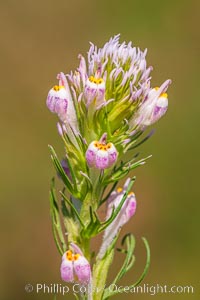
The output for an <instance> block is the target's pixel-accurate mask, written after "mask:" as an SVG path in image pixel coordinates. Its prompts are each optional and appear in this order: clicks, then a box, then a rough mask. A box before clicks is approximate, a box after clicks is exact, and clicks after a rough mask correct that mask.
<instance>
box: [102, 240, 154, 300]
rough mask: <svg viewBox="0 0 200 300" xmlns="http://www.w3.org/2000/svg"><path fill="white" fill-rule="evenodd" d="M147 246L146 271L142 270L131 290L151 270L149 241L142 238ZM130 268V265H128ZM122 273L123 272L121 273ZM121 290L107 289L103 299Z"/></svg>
mask: <svg viewBox="0 0 200 300" xmlns="http://www.w3.org/2000/svg"><path fill="white" fill-rule="evenodd" d="M142 240H143V242H144V245H145V248H146V252H147V258H146V265H145V267H144V271H143V272H142V274H141V276H140V277H139V279H138V280H137V281H136V282H135V283H134V284H132V285H130V286H129V290H130V289H133V288H134V287H136V286H137V285H139V284H140V283H141V282H142V280H143V279H144V278H145V276H146V275H147V272H148V270H149V266H150V247H149V244H148V241H147V240H146V238H144V237H143V238H142ZM129 265H130V263H129ZM128 268H129V267H128ZM121 274H122V273H121ZM119 292H120V291H119V290H118V289H115V290H114V291H110V290H109V289H106V290H105V292H104V297H103V300H106V299H108V298H109V297H111V296H113V295H116V294H118V293H119Z"/></svg>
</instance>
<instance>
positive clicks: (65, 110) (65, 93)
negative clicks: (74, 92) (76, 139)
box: [46, 72, 78, 131]
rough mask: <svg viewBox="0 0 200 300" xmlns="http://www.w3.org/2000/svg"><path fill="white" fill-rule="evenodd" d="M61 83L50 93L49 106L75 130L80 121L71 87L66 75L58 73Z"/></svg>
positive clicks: (47, 102) (48, 97)
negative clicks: (78, 120)
mask: <svg viewBox="0 0 200 300" xmlns="http://www.w3.org/2000/svg"><path fill="white" fill-rule="evenodd" d="M57 78H58V79H59V85H55V86H54V87H53V88H52V89H51V90H50V91H49V93H48V96H47V101H46V104H47V107H48V108H49V110H50V111H51V112H53V113H56V114H57V115H58V117H59V118H60V120H61V121H62V122H63V123H68V124H69V125H70V126H71V127H72V128H73V129H74V130H75V131H77V129H78V122H77V117H76V112H75V108H74V103H73V99H72V96H71V92H70V88H69V85H68V82H67V79H66V77H65V75H64V74H63V73H62V72H61V73H60V74H58V77H57Z"/></svg>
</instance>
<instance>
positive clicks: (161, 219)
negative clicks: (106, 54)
mask: <svg viewBox="0 0 200 300" xmlns="http://www.w3.org/2000/svg"><path fill="white" fill-rule="evenodd" d="M199 11H200V2H199V1H195V0H191V1H185V0H182V1H178V0H168V1H158V0H152V1H147V0H143V1H142V0H141V1H134V0H124V1H120V0H107V1H106V0H101V1H91V0H85V1H81V0H76V1H68V0H59V1H55V0H48V1H47V0H42V1H37V0H36V1H31V0H24V1H23V0H18V1H14V0H13V1H11V0H7V1H2V0H1V2H0V24H1V39H0V44H1V45H0V60H1V69H0V76H1V109H0V113H1V117H0V130H1V156H0V159H1V180H0V185H1V187H0V194H1V202H0V204H1V209H0V214H1V216H0V222H1V227H0V228H1V247H0V251H1V255H0V264H1V265H0V269H1V274H0V275H1V278H0V282H1V291H0V299H2V300H15V299H32V300H40V299H53V295H51V294H49V295H47V294H36V293H35V292H33V293H31V294H27V293H26V292H25V291H24V286H25V284H27V283H32V284H35V283H47V284H48V283H61V280H60V274H59V267H60V257H59V254H58V253H57V250H56V247H55V245H54V242H53V238H52V234H51V223H50V217H49V201H48V190H49V182H50V179H51V177H52V176H53V174H54V170H53V167H52V165H51V161H50V155H49V151H48V147H47V145H48V144H49V143H50V144H53V145H54V146H55V148H56V149H57V151H58V153H59V154H60V155H62V153H63V149H62V142H61V140H60V139H59V136H58V134H57V131H56V126H55V124H56V117H55V116H53V115H52V114H50V112H49V111H48V110H47V108H46V106H45V100H46V95H47V92H48V90H49V89H50V88H51V86H52V85H53V84H55V83H56V74H57V73H58V72H59V71H64V72H69V71H70V70H72V69H75V68H76V67H77V65H78V59H77V56H78V54H79V53H82V54H86V52H87V51H88V47H89V41H92V42H94V43H95V44H97V45H98V46H102V45H103V44H104V43H105V42H106V41H107V40H108V39H109V38H110V36H112V35H114V34H117V33H121V41H123V40H126V41H129V40H132V41H133V43H134V45H136V46H139V47H140V48H141V49H145V48H146V47H147V48H148V55H147V61H148V64H149V65H153V67H154V71H153V73H152V76H153V79H152V82H153V85H156V86H157V85H159V84H161V83H162V82H163V81H164V80H165V79H167V78H171V79H172V80H173V84H172V85H171V87H170V89H169V111H168V113H167V115H166V117H165V118H163V119H162V121H160V122H159V124H156V125H155V128H156V134H155V135H154V136H153V137H152V138H151V139H150V140H149V141H148V142H147V143H146V144H145V145H143V146H142V148H141V152H142V154H144V155H145V154H149V153H151V154H153V158H152V159H151V160H149V161H148V164H147V165H145V166H144V167H141V168H140V169H138V170H137V171H136V172H135V173H134V174H136V175H137V181H136V184H135V192H136V194H137V199H138V210H137V214H136V216H135V217H134V219H133V220H132V221H131V222H130V223H129V225H127V226H126V230H128V231H132V232H133V233H134V234H135V236H136V238H137V248H136V258H137V261H136V264H135V267H134V268H133V270H132V271H130V273H129V275H128V276H127V278H126V279H125V280H123V281H122V284H123V285H127V284H128V283H132V282H134V281H135V280H136V279H137V277H138V276H139V274H140V273H141V272H142V269H143V266H144V263H145V251H144V246H143V244H142V242H141V237H142V236H145V237H147V238H148V240H149V243H150V245H151V253H152V262H151V268H150V271H149V273H148V276H147V277H146V279H145V283H148V284H149V285H151V284H157V283H158V284H160V285H162V284H168V285H193V286H194V288H195V294H193V295H188V294H181V295H178V294H176V295H169V294H168V295H163V294H158V295H156V296H154V297H155V298H157V299H171V298H172V299H199V297H200V281H199V267H200V263H199V253H200V238H199V230H200V218H199V210H200V202H199V200H200V199H199V168H200V163H199V152H200V142H199V125H200V124H199V122H198V121H199V113H200V96H199V66H200V59H199V50H200V36H199V28H200V26H199V25H200V24H199V18H200V16H199ZM126 230H124V232H125V231H126ZM121 262H122V258H121V256H120V255H118V256H117V260H116V261H115V264H114V265H113V267H112V271H111V272H110V280H111V279H112V277H113V276H114V273H115V272H116V271H117V268H119V266H120V263H121ZM121 297H127V299H131V298H134V297H135V298H136V297H137V298H138V299H148V298H150V297H152V296H150V295H148V294H145V295H144V294H141V295H140V294H139V295H131V294H128V295H120V296H118V297H116V298H115V299H121ZM65 298H67V299H73V296H72V295H67V297H65ZM58 299H64V298H63V297H58ZM113 299H114V298H113Z"/></svg>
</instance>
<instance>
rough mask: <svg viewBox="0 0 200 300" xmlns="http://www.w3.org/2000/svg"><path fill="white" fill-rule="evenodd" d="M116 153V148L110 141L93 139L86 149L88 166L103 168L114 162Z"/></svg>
mask: <svg viewBox="0 0 200 300" xmlns="http://www.w3.org/2000/svg"><path fill="white" fill-rule="evenodd" d="M117 155H118V153H117V150H116V148H115V146H114V145H113V144H112V143H108V144H105V143H100V142H98V141H93V142H92V143H90V145H89V147H88V149H87V151H86V160H87V163H88V166H89V167H95V168H97V169H100V170H104V169H106V168H109V167H111V166H112V165H113V164H114V163H115V162H116V160H117Z"/></svg>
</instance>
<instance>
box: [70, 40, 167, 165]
mask: <svg viewBox="0 0 200 300" xmlns="http://www.w3.org/2000/svg"><path fill="white" fill-rule="evenodd" d="M119 37H120V35H116V36H114V37H113V38H111V39H110V40H109V41H108V42H107V43H106V44H105V45H104V46H103V47H102V48H97V47H96V46H95V45H94V44H91V47H90V49H89V52H88V63H87V62H86V60H85V58H84V57H83V56H82V55H79V59H80V64H79V67H78V69H77V71H75V72H74V74H73V73H71V74H70V75H67V77H68V78H69V80H70V83H71V85H72V87H73V89H74V91H75V95H76V98H77V101H78V102H79V104H80V105H81V102H82V101H83V102H85V105H86V108H87V109H89V107H90V106H91V105H92V106H93V107H92V110H91V111H92V113H93V114H94V113H95V109H96V110H99V109H100V108H102V109H104V107H105V106H106V107H107V109H106V116H107V118H106V119H105V118H104V116H105V111H102V114H96V115H95V117H94V118H95V124H96V125H97V126H96V127H101V124H102V120H103V122H105V127H104V128H106V123H107V124H109V128H110V132H111V134H114V133H116V131H117V130H118V129H119V128H121V127H122V125H123V124H124V122H127V123H128V125H129V129H131V130H132V128H133V127H137V128H143V127H144V126H147V125H150V124H153V123H154V122H156V121H157V120H159V119H160V118H161V117H162V116H163V115H164V114H165V112H166V110H167V106H168V103H167V96H166V95H165V93H166V90H167V87H168V85H169V84H170V82H171V81H170V80H168V81H166V82H165V83H164V84H163V85H162V86H165V88H160V89H159V91H156V94H155V93H154V89H153V88H151V85H150V80H151V77H150V73H151V71H152V67H151V66H149V67H148V66H147V62H146V54H147V50H144V51H141V50H140V49H139V48H136V47H133V45H132V43H131V42H130V43H128V44H126V43H125V42H123V43H122V44H120V42H119ZM162 90H163V91H162ZM152 94H153V95H154V96H153V95H152ZM162 94H163V95H162ZM152 97H153V98H152ZM152 99H153V100H152ZM93 108H94V110H93ZM91 111H90V114H89V115H88V118H89V119H91V118H92V117H93V115H92V113H91ZM86 118H87V117H86ZM88 122H91V120H88ZM93 131H95V128H93ZM91 136H92V134H91ZM106 161H107V159H106Z"/></svg>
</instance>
